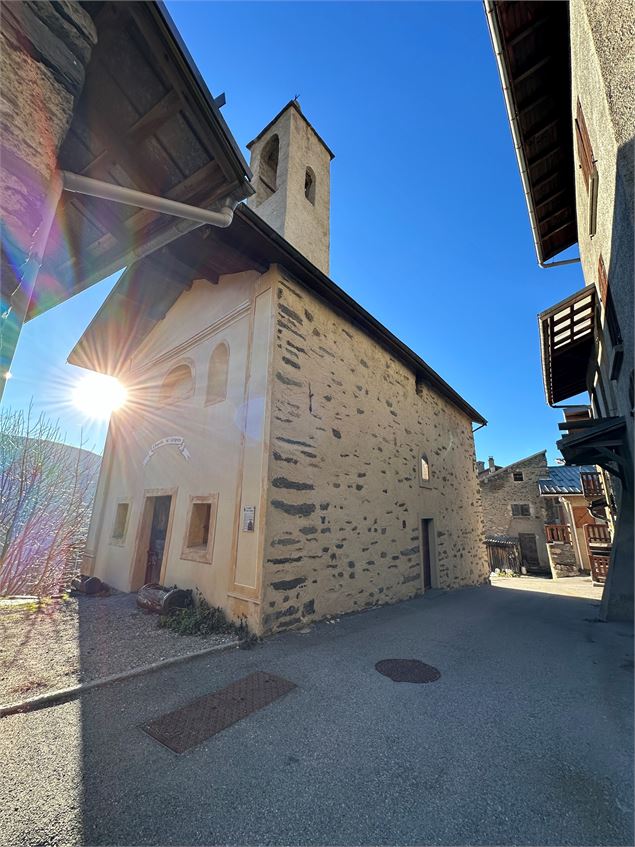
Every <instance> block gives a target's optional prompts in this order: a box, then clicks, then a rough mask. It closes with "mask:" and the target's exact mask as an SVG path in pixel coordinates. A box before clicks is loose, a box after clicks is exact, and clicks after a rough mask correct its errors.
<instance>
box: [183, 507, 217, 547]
mask: <svg viewBox="0 0 635 847" xmlns="http://www.w3.org/2000/svg"><path fill="white" fill-rule="evenodd" d="M211 516H212V506H211V504H210V503H193V504H192V511H191V512H190V526H189V529H188V532H187V546H188V547H190V548H194V547H207V542H208V541H209V522H210V518H211Z"/></svg>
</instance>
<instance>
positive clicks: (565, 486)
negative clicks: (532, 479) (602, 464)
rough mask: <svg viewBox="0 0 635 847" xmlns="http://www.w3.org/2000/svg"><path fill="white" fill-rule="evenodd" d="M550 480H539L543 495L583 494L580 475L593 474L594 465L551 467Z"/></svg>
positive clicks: (549, 469)
mask: <svg viewBox="0 0 635 847" xmlns="http://www.w3.org/2000/svg"><path fill="white" fill-rule="evenodd" d="M547 470H548V471H549V478H548V479H539V480H538V488H539V490H540V493H541V494H582V493H583V490H582V481H581V480H580V473H593V472H594V471H595V466H594V465H580V466H579V467H578V466H569V465H550V466H549V467H548V468H547Z"/></svg>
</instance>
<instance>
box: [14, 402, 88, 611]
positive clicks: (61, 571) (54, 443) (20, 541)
mask: <svg viewBox="0 0 635 847" xmlns="http://www.w3.org/2000/svg"><path fill="white" fill-rule="evenodd" d="M99 462H100V457H99V456H96V455H95V454H94V453H91V452H89V451H88V450H85V449H83V447H80V448H76V447H71V446H69V445H67V444H65V443H64V441H63V439H62V438H61V432H60V428H59V425H58V424H57V423H54V422H52V421H51V420H49V419H48V418H47V417H46V416H45V415H43V414H42V415H40V416H39V417H38V418H37V419H36V420H33V415H32V412H31V409H29V411H28V412H26V413H25V412H22V411H12V410H11V409H4V410H0V595H9V594H35V595H39V596H43V595H50V594H57V593H59V592H60V591H61V590H63V589H64V588H66V587H68V585H69V583H70V580H71V579H72V578H73V576H75V575H76V574H77V573H78V572H79V569H80V565H81V558H82V553H83V549H84V544H85V541H86V536H87V533H88V523H89V520H90V513H91V509H92V504H93V499H94V494H95V486H96V480H97V474H98V472H99Z"/></svg>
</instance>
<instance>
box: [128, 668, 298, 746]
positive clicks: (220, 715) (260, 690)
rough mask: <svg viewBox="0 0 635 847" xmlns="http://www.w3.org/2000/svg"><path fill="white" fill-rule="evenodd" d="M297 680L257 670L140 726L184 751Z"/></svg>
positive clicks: (254, 709)
mask: <svg viewBox="0 0 635 847" xmlns="http://www.w3.org/2000/svg"><path fill="white" fill-rule="evenodd" d="M295 687H296V686H295V683H293V682H289V680H287V679H282V677H279V676H274V675H273V674H270V673H263V672H262V671H256V672H255V673H252V674H249V676H246V677H244V678H243V679H239V680H238V682H232V683H231V685H228V686H227V687H226V688H221V690H220V691H216V692H214V694H206V695H205V696H204V697H198V698H197V699H196V700H192V702H191V703H188V705H187V706H183V707H182V708H180V709H175V710H174V711H173V712H168V713H167V714H166V715H162V716H161V717H160V718H157V719H156V720H154V721H150V722H149V723H146V724H143V725H142V726H141V729H143V730H144V732H147V733H148V735H151V736H152V737H153V738H156V740H157V741H160V742H161V744H164V745H165V746H166V747H169V749H170V750H174V752H175V753H184V752H185V751H186V750H189V749H191V748H192V747H196V745H197V744H201V743H202V742H203V741H205V740H206V739H207V738H210V737H211V736H212V735H216V733H217V732H220V731H221V730H223V729H227V727H228V726H231V725H232V724H234V723H236V722H237V721H240V720H242V719H243V718H246V717H247V716H248V715H251V714H252V712H257V711H258V709H262V708H263V707H264V706H268V705H269V704H270V703H273V701H274V700H277V699H278V698H279V697H282V696H283V695H284V694H288V692H289V691H292V690H293V689H294V688H295Z"/></svg>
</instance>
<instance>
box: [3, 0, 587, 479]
mask: <svg viewBox="0 0 635 847" xmlns="http://www.w3.org/2000/svg"><path fill="white" fill-rule="evenodd" d="M168 8H169V10H170V13H171V14H172V16H173V18H174V20H175V22H176V24H177V26H178V28H179V29H180V31H181V34H182V36H183V38H184V40H185V43H186V44H187V45H188V47H189V49H190V52H191V53H192V55H193V57H194V60H195V62H196V63H197V64H198V66H199V68H200V70H201V72H202V74H203V76H204V78H205V79H206V81H207V84H208V86H209V88H210V90H211V91H212V93H213V94H214V95H218V94H220V92H222V91H224V92H225V93H226V96H227V105H226V106H225V107H224V109H223V114H224V116H225V119H226V121H227V123H228V124H229V127H230V129H231V130H232V132H233V134H234V135H235V137H236V139H237V141H238V143H239V145H240V146H241V148H242V149H243V150H244V146H245V144H246V143H247V142H248V141H250V140H251V138H253V137H254V136H255V135H256V134H257V133H258V131H259V130H260V129H261V128H262V127H263V126H265V124H266V123H268V121H269V120H270V119H271V118H272V117H273V115H274V114H276V113H277V112H278V111H279V109H280V108H281V107H282V106H283V105H284V104H285V103H286V102H287V101H288V100H290V99H291V98H292V97H294V96H295V95H296V94H297V95H299V97H300V103H301V105H302V109H303V111H304V113H305V115H306V116H307V118H308V119H309V120H310V121H311V122H312V123H313V125H314V126H315V127H316V129H317V130H318V132H319V133H320V134H321V135H322V137H323V138H324V139H325V141H326V142H327V144H328V145H329V146H330V147H331V149H332V150H333V151H334V152H335V160H334V161H333V164H332V178H331V276H332V278H333V279H334V280H335V281H336V282H337V283H338V284H339V285H340V286H342V288H344V289H345V290H346V291H347V292H348V293H349V294H350V295H352V296H353V297H354V298H355V299H357V300H358V301H359V302H360V303H361V304H362V305H363V306H364V307H365V308H366V309H368V310H369V311H370V312H372V313H373V314H374V315H375V316H376V317H377V318H378V319H379V320H380V321H381V322H382V323H384V324H385V325H386V326H387V327H388V328H389V329H390V330H391V331H392V332H394V333H395V334H396V335H398V336H399V337H400V338H401V339H403V341H404V342H405V343H406V344H408V345H409V346H410V347H412V348H413V349H414V350H415V351H416V352H417V353H418V354H419V355H421V356H422V357H423V358H424V359H425V360H426V361H427V362H428V363H429V364H430V365H431V366H432V367H433V368H434V369H435V370H437V371H438V372H439V373H440V374H441V376H442V377H443V378H444V379H446V380H447V381H448V382H449V383H450V384H451V385H452V386H453V387H454V388H455V389H456V390H457V391H459V392H460V393H461V394H462V395H463V396H464V397H465V398H466V400H467V401H468V402H469V403H471V404H472V405H473V406H474V407H475V408H477V409H478V410H479V411H480V412H481V413H482V414H483V415H484V416H485V417H486V418H487V419H488V421H489V425H488V426H487V427H486V428H485V429H483V430H481V431H480V432H479V433H478V434H477V435H476V446H477V453H478V456H479V458H485V459H486V458H487V456H488V455H490V454H493V455H495V457H496V461H497V462H498V463H499V464H507V463H509V462H511V461H513V460H514V459H517V458H519V457H522V456H526V455H529V454H531V453H534V452H536V451H538V450H541V449H544V448H547V449H548V451H549V454H548V455H549V458H550V461H551V462H553V460H554V459H555V457H556V455H557V453H556V451H555V440H556V439H557V438H558V435H559V433H558V429H557V423H558V421H559V420H561V413H560V412H558V411H557V410H551V409H549V408H548V407H547V406H546V404H545V399H544V393H543V388H542V383H541V374H540V349H539V339H538V330H537V320H536V315H537V313H538V312H539V311H541V310H542V309H545V308H547V307H548V306H551V305H552V304H554V303H556V302H558V300H560V299H562V298H564V297H566V296H567V295H568V294H570V293H571V292H573V291H575V290H576V289H578V288H581V287H582V285H583V279H582V275H581V271H580V267H579V265H572V266H569V267H563V268H558V269H552V270H542V269H540V268H539V267H538V265H537V263H536V258H535V254H534V248H533V243H532V239H531V230H530V226H529V220H528V216H527V209H526V206H525V201H524V198H523V193H522V190H521V183H520V177H519V174H518V169H517V166H516V160H515V157H514V152H513V147H512V142H511V137H510V132H509V127H508V123H507V119H506V115H505V110H504V104H503V97H502V93H501V89H500V83H499V79H498V74H497V71H496V66H495V62H494V56H493V54H492V50H491V46H490V41H489V35H488V32H487V28H486V24H485V16H484V12H483V7H482V5H481V3H479V2H470V3H458V2H440V3H432V2H423V3H397V2H389V3H369V2H355V3H300V2H286V3H277V2H263V3H246V2H245V3H242V2H235V3H208V2H170V3H169V4H168ZM244 152H245V154H246V155H247V152H246V150H245V151H244ZM571 252H572V253H573V254H575V255H577V252H576V251H575V250H574V251H571ZM113 283H114V278H111V279H109V280H106V281H103V282H101V283H99V284H98V285H96V286H94V287H93V288H92V289H90V290H88V291H86V292H84V293H83V294H81V295H79V296H78V297H76V298H74V299H73V300H71V301H68V302H67V303H65V304H63V305H62V306H59V307H57V308H56V309H53V310H52V311H51V312H49V313H48V314H47V315H45V316H43V317H41V318H38V319H37V320H35V321H33V322H32V323H30V324H29V325H28V326H27V327H26V328H25V330H24V333H23V336H22V338H21V340H20V345H19V348H18V353H17V356H16V359H15V362H14V366H13V368H12V371H13V373H14V379H13V380H11V382H10V383H9V385H8V388H7V391H6V392H5V399H4V401H3V402H4V403H6V404H8V405H12V406H19V405H25V404H27V403H28V401H29V398H30V397H31V396H33V397H34V398H35V402H36V407H37V408H38V409H40V408H41V409H44V410H45V411H47V412H48V413H49V414H51V415H53V416H55V417H59V418H60V421H61V424H62V427H63V429H64V430H65V431H66V433H67V436H68V439H69V440H70V441H71V442H74V443H76V442H77V440H78V438H79V431H80V427H81V426H82V425H83V426H84V428H85V435H86V437H87V438H88V441H89V444H90V445H93V446H94V447H95V448H96V449H98V450H101V449H102V446H103V441H104V438H105V427H104V425H103V424H95V423H92V424H89V423H87V422H86V421H82V420H80V417H79V414H78V412H77V411H76V410H75V409H73V408H72V406H71V405H70V404H69V403H68V402H67V397H68V390H69V389H68V386H69V383H71V382H72V381H73V380H75V379H77V378H78V377H79V376H81V371H79V370H78V369H77V368H72V367H71V366H69V365H66V364H65V359H66V356H67V355H68V353H69V352H70V350H71V348H72V347H73V345H74V343H75V342H76V340H77V339H78V338H79V336H80V335H81V333H82V331H83V330H84V328H85V327H86V325H87V324H88V322H89V321H90V319H91V318H92V317H93V315H94V313H95V312H96V310H97V309H98V308H99V306H100V305H101V303H102V302H103V300H104V298H105V297H106V295H107V294H108V292H109V291H110V289H111V287H112V285H113Z"/></svg>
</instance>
